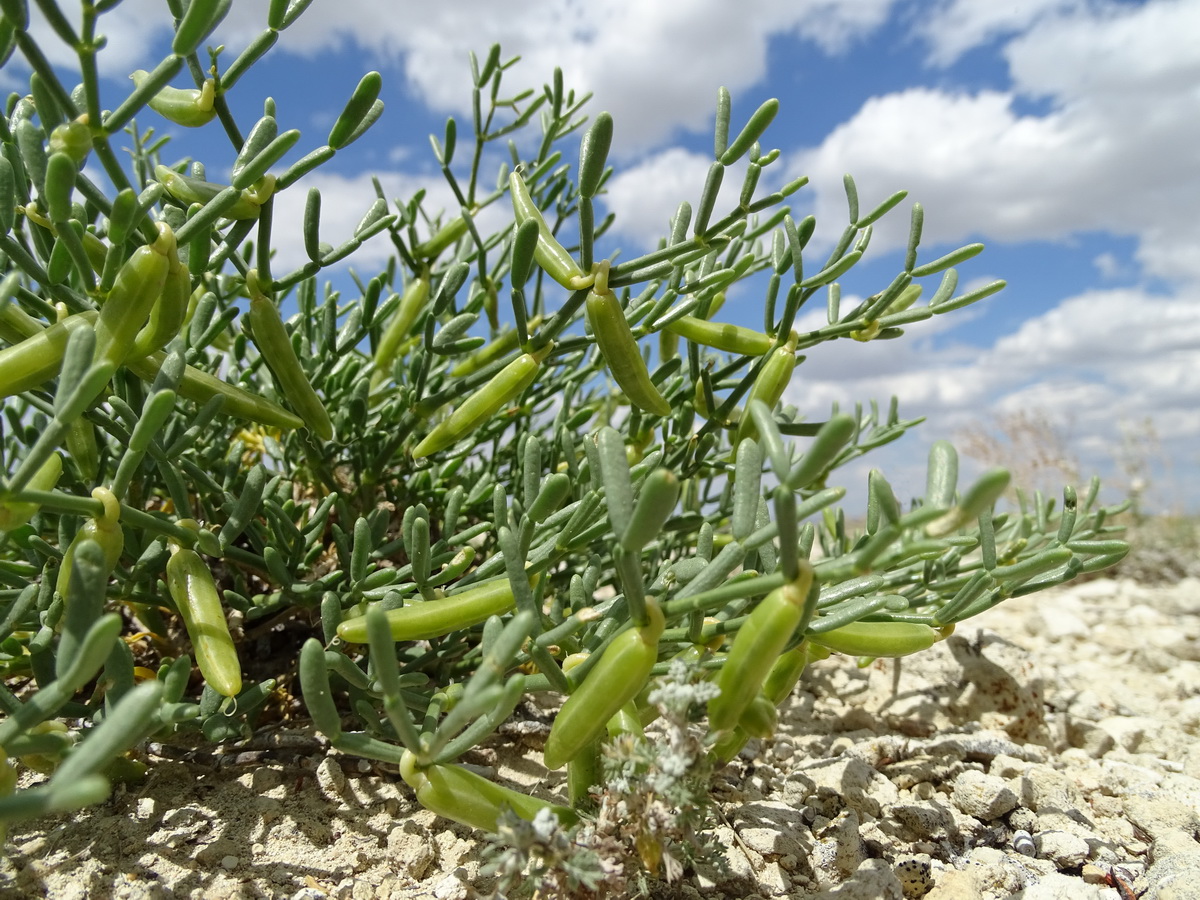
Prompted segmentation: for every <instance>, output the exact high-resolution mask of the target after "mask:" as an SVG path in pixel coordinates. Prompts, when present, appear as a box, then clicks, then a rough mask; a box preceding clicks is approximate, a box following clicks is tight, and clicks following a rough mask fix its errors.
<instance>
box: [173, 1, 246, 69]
mask: <svg viewBox="0 0 1200 900" xmlns="http://www.w3.org/2000/svg"><path fill="white" fill-rule="evenodd" d="M232 5H233V0H211V2H208V3H189V4H188V6H187V9H185V10H184V13H183V17H182V18H181V19H180V20H179V25H178V27H177V28H176V30H175V37H174V39H173V40H172V41H171V52H172V53H174V54H175V55H176V56H189V55H191V54H192V53H195V52H196V48H197V47H199V46H200V43H201V42H202V41H203V40H204V39H205V38H206V37H208V36H209V35H210V34H212V31H213V29H214V28H216V27H217V25H218V24H220V22H221V20H222V19H224V18H225V15H226V13H228V12H229V8H230V7H231V6H232Z"/></svg>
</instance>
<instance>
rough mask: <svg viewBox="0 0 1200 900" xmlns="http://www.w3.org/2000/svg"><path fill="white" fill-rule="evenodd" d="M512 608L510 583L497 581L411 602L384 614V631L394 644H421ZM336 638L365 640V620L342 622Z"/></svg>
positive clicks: (353, 640)
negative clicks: (439, 597) (430, 598)
mask: <svg viewBox="0 0 1200 900" xmlns="http://www.w3.org/2000/svg"><path fill="white" fill-rule="evenodd" d="M515 606H516V600H514V599H513V589H512V583H511V582H510V581H509V580H508V579H507V578H497V579H496V580H495V581H489V582H487V583H486V584H481V585H479V586H478V587H472V588H468V589H467V590H465V591H463V592H462V593H459V594H451V595H450V596H448V597H443V598H441V599H440V600H427V601H425V602H423V603H413V604H410V605H408V606H402V607H400V608H399V609H389V610H388V611H387V621H388V628H389V629H390V631H391V635H392V639H393V640H397V641H422V640H428V639H430V638H435V637H441V636H442V635H446V634H449V633H450V632H452V631H461V630H462V629H465V628H471V627H473V626H475V625H479V624H481V623H483V622H486V621H487V620H488V619H489V618H490V617H491V616H502V615H504V614H505V613H508V612H511V611H512V610H513V609H514V608H515ZM338 637H340V638H341V639H342V640H344V641H351V642H353V643H356V644H362V643H365V642H366V640H367V618H366V616H359V617H357V618H353V619H346V620H344V621H343V622H342V623H341V624H340V625H338Z"/></svg>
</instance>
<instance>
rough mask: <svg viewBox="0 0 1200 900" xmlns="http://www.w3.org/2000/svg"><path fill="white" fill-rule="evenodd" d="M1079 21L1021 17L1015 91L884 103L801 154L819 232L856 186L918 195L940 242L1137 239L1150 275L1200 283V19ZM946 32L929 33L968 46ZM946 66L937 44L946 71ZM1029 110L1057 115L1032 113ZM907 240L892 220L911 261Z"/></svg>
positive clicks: (1092, 15) (1166, 13) (916, 93)
mask: <svg viewBox="0 0 1200 900" xmlns="http://www.w3.org/2000/svg"><path fill="white" fill-rule="evenodd" d="M1062 7H1067V8H1066V9H1064V8H1062ZM1077 7H1080V5H1079V4H1051V3H1042V4H1038V3H1034V2H1032V0H1031V2H1029V3H1027V4H1017V6H1016V7H1014V8H1013V11H1014V14H1015V12H1021V11H1022V10H1023V11H1024V16H1025V17H1027V18H1032V19H1033V22H1032V24H1031V25H1030V26H1029V28H1028V30H1026V31H1024V32H1023V33H1021V34H1020V35H1019V36H1017V37H1015V38H1013V39H1012V40H1011V41H1009V42H1008V43H1007V44H1006V45H1005V47H1004V50H1003V53H1004V56H1005V57H1006V59H1007V60H1008V64H1009V69H1010V75H1011V85H1010V86H1009V87H1008V89H1006V90H984V91H975V92H958V91H951V90H945V89H940V88H933V87H913V88H909V89H906V90H902V91H897V92H895V93H891V94H886V95H882V96H878V97H874V98H872V99H871V100H869V101H868V102H866V103H865V104H863V106H862V107H861V108H860V109H859V110H858V111H857V112H856V113H855V114H854V115H853V116H851V117H850V118H849V119H847V120H846V121H845V122H844V123H842V124H841V125H840V126H838V127H837V128H835V129H834V130H833V131H832V132H831V133H830V134H828V135H827V136H826V137H825V139H824V140H823V141H822V142H821V144H820V145H818V146H816V147H813V148H811V149H809V150H808V151H806V152H804V153H801V154H800V155H799V156H798V157H797V158H796V161H795V163H794V165H795V169H796V171H797V172H803V173H806V174H808V175H809V176H810V177H811V178H812V182H813V186H814V188H815V191H816V201H815V203H816V211H817V215H818V219H820V218H821V216H822V214H825V215H827V216H828V215H834V216H837V215H840V214H841V209H842V206H843V204H844V199H843V196H842V190H841V177H842V173H843V172H846V171H850V172H853V173H854V175H855V178H856V180H857V181H858V185H859V193H860V196H862V197H864V202H865V199H866V198H873V197H879V198H882V197H884V196H886V195H887V194H888V193H890V192H891V191H892V190H895V189H896V188H897V187H904V188H907V189H908V190H909V191H910V192H911V196H912V197H913V199H917V200H920V201H922V202H923V203H925V205H926V206H927V207H928V209H929V210H930V211H931V214H930V215H929V216H927V218H926V230H925V236H926V240H927V241H937V242H951V241H965V240H969V239H971V238H972V237H974V236H978V235H981V234H982V235H984V236H986V237H990V238H992V239H998V240H1003V241H1028V240H1038V239H1047V240H1061V239H1064V238H1066V237H1068V236H1069V235H1071V234H1073V233H1078V232H1083V231H1105V232H1108V233H1112V234H1119V235H1127V236H1132V237H1134V238H1135V239H1136V240H1137V245H1138V251H1137V252H1138V260H1139V262H1140V263H1141V264H1142V266H1143V267H1144V269H1145V271H1146V273H1147V274H1148V275H1153V276H1159V277H1165V278H1170V279H1187V280H1200V254H1197V253H1196V252H1195V247H1196V246H1197V240H1198V239H1200V227H1198V226H1197V224H1196V217H1195V215H1194V212H1193V211H1194V208H1195V204H1196V202H1197V200H1198V199H1200V171H1198V170H1197V169H1196V166H1195V163H1194V159H1193V156H1194V154H1193V153H1192V148H1194V147H1195V146H1196V145H1197V142H1198V141H1200V92H1198V91H1197V90H1196V84H1197V83H1198V81H1200V57H1197V55H1196V53H1195V46H1194V40H1193V39H1192V36H1193V35H1195V34H1197V33H1200V4H1197V3H1194V2H1185V0H1176V2H1157V3H1149V4H1145V5H1138V6H1128V5H1121V6H1113V7H1110V6H1108V5H1104V6H1099V7H1097V8H1094V9H1093V8H1091V7H1087V8H1077ZM983 8H984V5H982V4H966V3H955V4H950V6H949V8H948V9H947V10H946V13H945V15H946V16H947V17H948V20H949V22H951V23H953V22H954V21H957V19H958V18H961V17H962V16H966V15H967V14H968V13H967V10H982V9H983ZM1006 8H1007V7H1006ZM1035 13H1036V15H1035ZM1051 13H1052V14H1051ZM980 16H982V13H980ZM984 19H986V17H984ZM935 21H938V22H939V23H940V24H939V25H938V26H937V27H936V29H935V26H934V25H929V26H927V28H926V30H927V31H930V32H932V33H934V34H936V35H941V34H950V33H954V32H953V29H952V28H951V27H949V25H945V27H944V28H943V27H942V25H944V24H945V23H944V22H940V20H935ZM1007 24H1008V25H1010V26H1011V25H1013V24H1018V23H1017V22H1011V21H1010V22H1008V23H1007ZM976 25H977V27H976V28H975V31H974V32H969V33H975V34H976V35H977V37H976V39H977V40H979V39H983V37H985V36H987V35H988V34H990V32H989V30H988V28H989V27H990V26H988V25H987V21H985V20H980V21H977V22H976ZM985 26H986V27H985ZM964 39H965V38H964ZM945 52H947V51H945V50H944V48H943V45H942V44H941V43H936V42H935V43H934V44H933V47H932V49H931V54H932V58H933V59H939V58H941V56H942V55H944V53H945ZM1023 98H1026V99H1039V100H1046V101H1048V103H1049V108H1048V111H1046V112H1044V113H1040V114H1033V113H1021V112H1018V109H1019V104H1018V101H1019V100H1021V99H1023ZM903 229H904V226H903V224H902V223H890V224H889V223H887V222H886V220H885V222H884V223H883V224H882V227H881V229H880V233H879V234H878V235H877V237H876V239H877V240H878V241H879V242H880V243H881V244H891V245H893V246H898V245H900V244H901V243H902V242H903V240H904V237H905V233H904V230H903Z"/></svg>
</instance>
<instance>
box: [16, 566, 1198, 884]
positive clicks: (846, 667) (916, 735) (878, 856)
mask: <svg viewBox="0 0 1200 900" xmlns="http://www.w3.org/2000/svg"><path fill="white" fill-rule="evenodd" d="M1198 638H1200V580H1197V579H1194V578H1187V579H1184V580H1182V581H1180V582H1179V583H1178V584H1175V585H1170V586H1156V587H1153V588H1149V587H1143V586H1141V585H1139V584H1138V583H1135V582H1133V581H1127V580H1121V581H1113V580H1098V581H1092V582H1088V583H1085V584H1082V585H1079V586H1077V587H1074V588H1071V589H1068V590H1062V591H1056V592H1053V593H1046V594H1039V595H1036V596H1033V597H1029V598H1022V599H1019V600H1014V601H1009V602H1007V603H1005V604H1004V605H1003V606H1001V607H999V608H997V609H995V610H993V611H992V612H991V613H989V614H987V615H986V616H984V617H983V618H982V621H979V622H978V624H975V625H972V626H970V627H965V628H960V629H959V632H958V634H956V635H954V636H953V637H952V638H950V639H949V640H948V641H945V642H943V643H941V644H939V645H937V646H936V647H935V648H934V649H933V650H932V651H929V652H928V653H926V654H923V655H921V656H919V657H914V658H910V659H908V660H905V661H904V664H903V666H901V667H900V668H899V670H898V671H897V669H896V667H895V666H894V665H893V664H892V663H890V662H886V663H885V662H879V663H876V664H875V665H873V666H871V667H869V668H867V669H857V668H855V667H854V666H853V664H852V663H851V662H850V661H848V660H846V659H845V658H840V657H833V658H831V659H829V660H826V661H824V662H822V663H820V664H818V665H816V666H814V667H812V668H811V669H810V671H809V672H807V673H806V674H805V677H804V680H803V681H802V682H801V685H800V686H799V688H798V689H797V692H796V695H795V697H794V699H793V701H792V702H791V703H790V705H789V706H788V707H787V708H786V710H785V711H784V714H783V716H782V717H781V724H780V729H779V732H778V734H777V736H776V738H775V739H774V740H771V741H764V742H761V743H759V742H754V743H752V744H751V745H750V746H749V747H748V748H747V750H746V751H745V752H744V753H743V754H742V757H740V758H739V759H738V760H737V761H736V762H735V763H734V764H732V765H730V766H728V767H726V768H725V769H724V770H723V771H721V772H720V773H718V775H717V778H716V783H715V785H714V791H715V793H716V796H717V797H718V798H719V800H720V804H721V810H722V812H723V816H724V820H725V821H724V824H722V825H721V826H720V827H719V828H718V829H717V837H718V838H719V840H720V841H721V843H722V844H723V845H724V846H725V847H726V848H727V854H726V855H727V862H728V866H729V869H730V872H729V874H728V875H724V876H719V877H718V876H716V875H714V874H712V873H707V874H706V873H703V872H701V873H695V872H689V873H686V874H685V876H684V877H683V879H682V880H681V881H679V882H677V883H676V884H674V885H672V886H670V887H669V888H668V887H667V886H665V885H664V886H662V887H661V889H660V890H659V891H658V892H657V894H656V895H659V896H664V897H666V896H670V897H688V896H694V897H699V896H704V897H706V898H720V897H738V898H743V897H748V896H750V897H753V896H759V897H762V898H767V897H797V898H799V897H814V896H815V897H828V898H841V900H849V898H896V900H898V898H902V897H903V898H908V900H912V898H919V897H925V898H926V900H960V898H961V900H993V898H996V900H999V898H1014V900H1015V898H1023V900H1050V898H1064V900H1065V898H1072V900H1079V898H1082V900H1089V898H1094V900H1099V898H1103V900H1128V898H1129V897H1134V896H1136V897H1142V898H1145V900H1168V898H1172V900H1183V898H1192V897H1196V898H1200V843H1198V842H1197V836H1198V834H1200V812H1198V810H1200V742H1198V741H1197V740H1196V735H1197V733H1198V732H1200V640H1198ZM289 739H290V740H292V741H293V742H294V745H293V746H282V747H279V748H276V749H273V750H271V751H270V752H268V753H265V754H258V755H255V756H242V757H240V758H239V757H232V758H231V761H232V762H233V763H234V764H232V765H226V766H220V767H216V766H212V765H201V764H197V763H195V762H189V761H181V760H174V761H172V760H163V761H159V762H158V764H157V765H155V767H154V768H153V770H152V774H151V775H150V777H149V779H148V780H147V782H146V783H145V784H144V785H143V786H142V787H140V788H138V789H136V790H129V791H125V790H118V792H117V793H116V794H115V795H114V797H113V798H112V799H111V800H110V801H109V802H108V803H106V804H104V805H102V806H100V807H96V808H93V809H90V810H87V811H84V812H83V813H80V814H76V815H75V816H73V817H62V818H59V819H52V820H46V821H42V822H38V823H32V824H27V825H24V826H18V827H14V828H13V829H12V830H11V837H10V843H9V846H8V856H7V858H5V859H3V860H2V861H0V898H15V897H41V896H48V897H55V898H102V897H104V898H107V897H119V898H139V900H140V898H176V897H178V898H182V897H189V898H190V897H195V898H214V900H220V898H226V897H228V898H243V897H287V898H295V900H306V898H313V900H315V898H322V897H337V898H371V897H382V898H395V900H402V898H403V900H407V898H418V897H421V898H425V897H435V898H445V900H453V898H466V897H472V896H487V894H488V892H489V885H488V884H487V882H486V880H485V879H483V878H482V877H481V876H480V875H479V867H480V861H479V845H478V844H477V842H476V841H475V840H474V839H473V838H472V836H471V834H470V832H469V830H467V829H464V828H460V827H459V826H456V825H451V824H449V823H447V822H446V821H445V820H441V819H438V818H436V817H435V816H433V815H432V814H431V813H429V812H426V811H424V810H422V809H420V808H419V807H417V806H416V804H415V801H414V799H413V797H412V793H411V791H410V790H409V789H408V788H407V787H406V786H405V785H404V784H403V783H402V782H400V780H399V779H398V778H397V777H395V776H394V775H392V774H389V773H387V772H384V771H380V770H377V769H375V768H374V767H372V766H369V765H367V764H365V763H361V762H360V761H357V760H352V759H347V758H345V757H336V756H327V755H325V754H324V753H323V751H320V750H319V749H316V748H315V745H314V743H313V742H312V741H311V739H310V738H308V737H306V736H305V735H303V734H295V735H290V736H288V735H281V736H279V743H284V744H286V743H287V742H288V740H289ZM537 740H538V739H537V737H536V736H533V737H530V738H528V739H526V740H524V741H521V740H519V739H510V740H509V741H508V742H507V743H504V742H502V743H497V744H496V745H495V746H494V751H489V753H488V754H485V755H483V756H482V757H480V759H481V760H482V761H484V762H491V761H493V760H494V768H495V770H496V772H497V774H498V777H499V778H501V779H502V780H505V781H506V782H508V783H513V784H518V785H521V786H524V787H526V788H527V789H530V790H537V791H539V792H543V793H545V794H547V795H553V794H554V793H555V792H557V791H560V790H561V787H562V786H561V783H560V782H561V778H560V777H559V776H556V775H553V774H547V773H546V771H545V770H544V769H542V768H541V766H540V765H539V762H538V758H539V754H538V752H537V747H536V743H537ZM1122 891H1124V892H1125V893H1122Z"/></svg>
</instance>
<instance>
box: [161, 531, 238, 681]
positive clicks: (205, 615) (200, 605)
mask: <svg viewBox="0 0 1200 900" xmlns="http://www.w3.org/2000/svg"><path fill="white" fill-rule="evenodd" d="M167 589H168V590H169V591H170V592H171V599H172V600H174V601H175V607H176V609H178V610H179V615H180V617H181V618H182V619H183V626H184V628H186V629H187V633H188V637H189V638H190V639H191V641H192V648H193V649H194V650H195V652H196V665H198V666H199V667H200V674H202V675H203V676H204V680H205V681H206V682H208V684H209V685H210V686H211V687H212V689H213V690H214V691H216V692H217V693H218V694H220V695H221V696H223V697H236V696H237V695H238V693H239V692H240V691H241V690H242V664H241V661H240V660H239V659H238V653H237V647H236V645H235V644H234V643H233V637H232V635H230V633H229V623H228V622H227V621H226V620H225V610H224V607H222V605H221V596H220V594H219V593H218V592H217V585H216V583H215V582H214V581H213V576H212V572H211V571H210V570H209V568H208V564H207V563H205V562H204V560H203V559H201V558H200V555H199V554H197V553H196V552H195V551H194V550H190V549H187V548H183V547H179V546H177V545H172V547H171V558H170V559H169V560H167Z"/></svg>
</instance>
